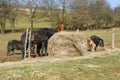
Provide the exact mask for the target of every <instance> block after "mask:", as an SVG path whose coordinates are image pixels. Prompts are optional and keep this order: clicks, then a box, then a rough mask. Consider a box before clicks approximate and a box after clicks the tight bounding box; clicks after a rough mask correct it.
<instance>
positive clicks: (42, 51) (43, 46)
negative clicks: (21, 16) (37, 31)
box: [41, 42, 45, 56]
mask: <svg viewBox="0 0 120 80" xmlns="http://www.w3.org/2000/svg"><path fill="white" fill-rule="evenodd" d="M44 49H45V42H42V47H41V56H43V55H44Z"/></svg>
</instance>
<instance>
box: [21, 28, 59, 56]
mask: <svg viewBox="0 0 120 80" xmlns="http://www.w3.org/2000/svg"><path fill="white" fill-rule="evenodd" d="M56 32H57V31H56V30H52V29H49V28H39V29H37V30H32V33H31V37H32V38H33V43H34V44H36V45H37V48H36V52H37V54H38V55H39V56H44V55H45V56H46V55H47V44H48V40H49V38H50V37H51V36H52V35H53V34H55V33H56ZM25 38H26V33H23V34H22V35H21V40H22V41H23V42H24V41H25ZM43 52H45V53H43Z"/></svg>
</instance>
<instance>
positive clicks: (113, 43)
mask: <svg viewBox="0 0 120 80" xmlns="http://www.w3.org/2000/svg"><path fill="white" fill-rule="evenodd" d="M114 33H115V28H113V29H112V49H114V48H115V37H114V36H115V35H114Z"/></svg>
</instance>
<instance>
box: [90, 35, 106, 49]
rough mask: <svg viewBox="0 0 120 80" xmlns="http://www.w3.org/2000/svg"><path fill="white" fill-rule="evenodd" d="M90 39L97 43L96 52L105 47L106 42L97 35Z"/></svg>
mask: <svg viewBox="0 0 120 80" xmlns="http://www.w3.org/2000/svg"><path fill="white" fill-rule="evenodd" d="M90 39H91V40H92V41H93V42H94V43H95V45H96V46H95V48H94V50H95V51H96V48H97V47H98V45H99V46H101V47H104V40H103V39H102V38H100V37H98V36H96V35H92V36H91V37H90Z"/></svg>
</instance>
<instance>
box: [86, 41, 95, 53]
mask: <svg viewBox="0 0 120 80" xmlns="http://www.w3.org/2000/svg"><path fill="white" fill-rule="evenodd" d="M87 45H88V50H90V51H95V50H94V48H95V46H96V45H95V43H94V42H93V41H92V40H91V39H87Z"/></svg>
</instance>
